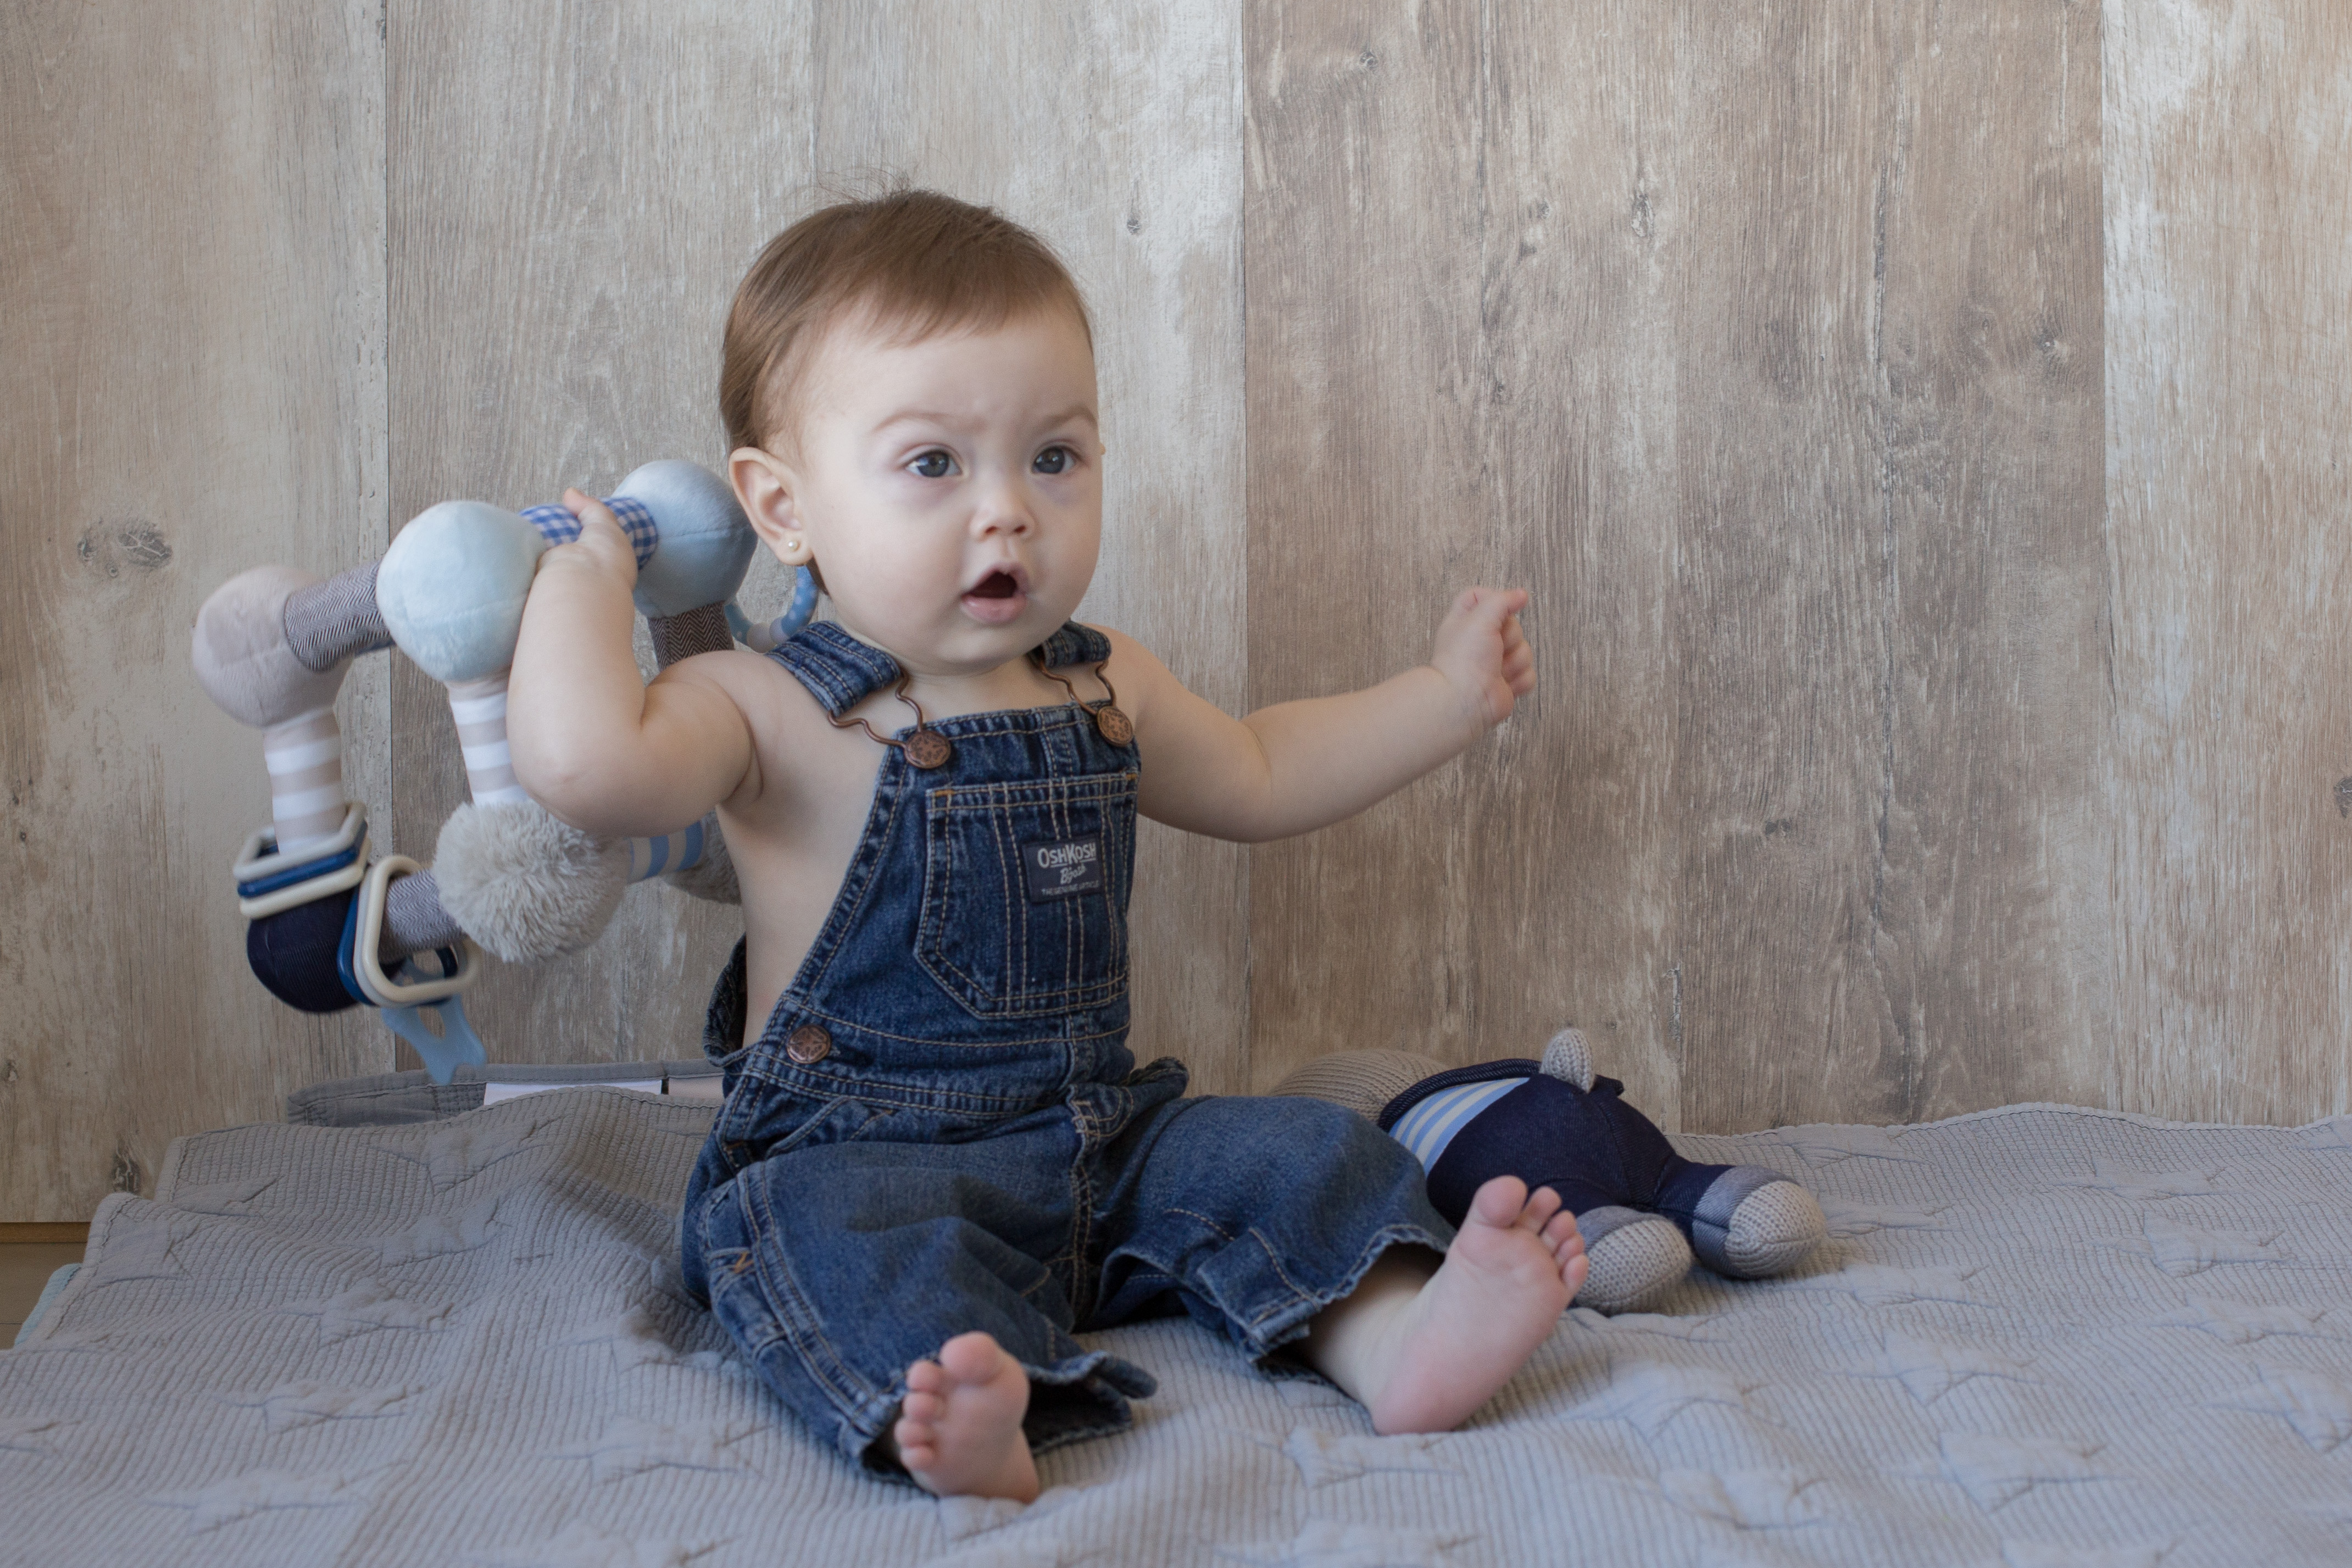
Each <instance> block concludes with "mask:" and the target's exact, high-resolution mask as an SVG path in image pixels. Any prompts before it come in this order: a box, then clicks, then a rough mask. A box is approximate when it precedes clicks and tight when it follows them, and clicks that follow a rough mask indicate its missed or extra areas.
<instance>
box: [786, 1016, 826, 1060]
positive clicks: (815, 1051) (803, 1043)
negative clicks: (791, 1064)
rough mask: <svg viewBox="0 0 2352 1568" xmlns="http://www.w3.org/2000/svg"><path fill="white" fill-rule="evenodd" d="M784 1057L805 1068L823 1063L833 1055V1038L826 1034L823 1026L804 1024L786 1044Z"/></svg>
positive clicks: (795, 1030)
mask: <svg viewBox="0 0 2352 1568" xmlns="http://www.w3.org/2000/svg"><path fill="white" fill-rule="evenodd" d="M784 1055H786V1056H788V1057H790V1058H793V1060H794V1061H796V1062H798V1063H800V1064H801V1066H803V1067H807V1066H808V1065H809V1064H810V1063H812V1062H821V1061H823V1060H824V1058H827V1057H829V1056H831V1055H833V1037H832V1036H831V1035H828V1034H826V1033H825V1032H824V1026H823V1025H821V1024H803V1025H802V1026H800V1027H799V1028H797V1029H794V1030H793V1033H792V1037H791V1038H790V1039H788V1040H786V1041H785V1042H784Z"/></svg>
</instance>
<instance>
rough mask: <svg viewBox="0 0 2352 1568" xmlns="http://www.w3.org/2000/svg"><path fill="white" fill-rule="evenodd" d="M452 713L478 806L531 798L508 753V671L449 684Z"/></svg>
mask: <svg viewBox="0 0 2352 1568" xmlns="http://www.w3.org/2000/svg"><path fill="white" fill-rule="evenodd" d="M449 712H450V716H451V717H453V718H455V719H456V720H457V744H458V745H459V746H461V747H462V748H464V750H465V752H466V787H467V789H468V790H470V791H472V792H473V796H474V804H475V805H505V804H506V803H507V802H509V801H517V800H529V799H530V796H529V795H525V794H524V793H523V788H522V785H520V784H517V783H515V773H514V761H513V759H512V757H511V756H509V754H508V752H507V672H506V671H505V670H500V671H499V673H498V674H496V675H486V676H484V677H483V678H482V679H479V680H453V681H451V682H450V683H449Z"/></svg>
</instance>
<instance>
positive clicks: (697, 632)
mask: <svg viewBox="0 0 2352 1568" xmlns="http://www.w3.org/2000/svg"><path fill="white" fill-rule="evenodd" d="M646 631H647V632H648V633H650V634H652V637H653V639H654V662H655V663H656V664H658V665H660V666H661V667H662V668H664V669H667V668H669V667H670V666H671V665H673V664H676V663H677V661H678V660H679V659H682V658H693V657H694V656H695V655H696V654H698V653H723V652H725V651H726V650H727V649H729V648H730V647H734V646H735V634H734V633H733V632H731V631H729V630H728V629H727V606H726V605H700V606H698V608H695V609H691V610H681V611H679V612H678V613H677V615H675V616H653V617H651V618H650V619H648V620H647V621H646Z"/></svg>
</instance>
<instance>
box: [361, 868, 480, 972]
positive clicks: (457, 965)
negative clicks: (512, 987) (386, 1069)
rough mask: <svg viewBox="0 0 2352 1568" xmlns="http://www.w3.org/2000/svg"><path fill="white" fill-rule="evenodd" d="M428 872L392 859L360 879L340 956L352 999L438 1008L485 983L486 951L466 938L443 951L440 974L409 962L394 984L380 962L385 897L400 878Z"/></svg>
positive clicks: (402, 966)
mask: <svg viewBox="0 0 2352 1568" xmlns="http://www.w3.org/2000/svg"><path fill="white" fill-rule="evenodd" d="M423 869H425V868H424V867H422V866H420V865H418V864H417V863H416V862H415V861H414V860H411V859H410V858H408V857H407V856H405V855H387V856H385V857H384V858H383V859H381V860H379V861H377V862H376V863H375V864H374V865H373V866H371V867H369V868H368V869H367V874H366V875H365V876H364V877H363V878H362V879H361V880H360V884H359V888H360V896H359V897H358V898H356V899H353V900H352V910H351V913H350V915H349V916H347V917H346V918H345V920H344V922H343V941H342V945H341V950H340V951H339V952H337V953H336V955H335V961H336V965H337V967H338V968H339V969H340V970H341V973H342V977H343V985H344V987H345V989H347V990H349V991H350V992H351V993H352V995H354V996H356V997H358V998H359V999H360V1000H361V1001H362V1002H364V1003H366V1004H367V1005H369V1006H371V1007H415V1006H418V1005H423V1004H425V1003H428V1002H438V1001H440V1000H441V999H442V998H444V997H446V996H455V995H456V994H457V993H458V992H460V991H463V990H465V989H466V988H467V987H468V986H470V985H472V984H474V982H475V981H477V980H479V979H480V978H481V977H482V950H481V949H480V948H478V947H477V946H475V945H474V940H473V938H471V937H464V938H461V939H460V940H459V942H458V944H457V946H456V947H455V948H446V947H445V948H442V949H440V950H439V952H440V963H441V973H440V974H439V975H437V976H427V975H424V974H422V973H421V972H419V971H418V970H417V968H416V964H415V960H413V959H404V960H403V961H402V962H401V963H399V964H397V965H395V966H394V967H395V969H396V971H397V972H398V973H399V974H400V975H403V976H407V977H408V978H395V977H394V975H393V974H388V973H385V972H384V968H383V961H382V960H381V959H379V958H378V957H377V956H376V953H377V949H378V946H379V944H380V943H382V942H383V911H384V903H385V893H386V890H387V889H390V888H391V886H392V882H393V879H394V878H395V877H405V876H409V875H411V874H412V873H414V872H417V871H422V870H423Z"/></svg>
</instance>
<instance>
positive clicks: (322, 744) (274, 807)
mask: <svg viewBox="0 0 2352 1568" xmlns="http://www.w3.org/2000/svg"><path fill="white" fill-rule="evenodd" d="M261 755H262V759H263V761H264V762H266V763H268V766H269V815H270V817H271V820H272V822H273V824H274V826H275V828H276V831H277V834H278V853H279V854H281V855H283V854H299V853H300V852H301V851H302V850H304V849H306V848H308V847H310V846H311V845H313V844H322V843H324V842H326V841H327V840H328V839H331V838H332V837H334V836H335V834H336V833H337V832H338V831H339V830H340V829H341V827H342V826H343V804H344V803H343V731H342V726H341V725H340V724H338V723H336V722H335V710H333V709H331V708H319V709H314V710H311V711H310V712H308V713H304V714H302V715H300V716H299V717H298V718H293V719H289V720H288V721H286V722H284V723H283V724H273V725H271V726H270V727H269V728H268V729H267V730H264V731H262V732H261Z"/></svg>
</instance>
